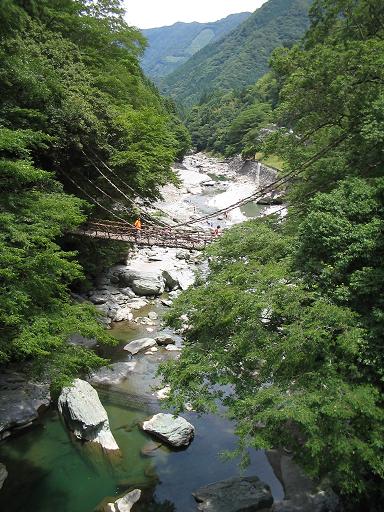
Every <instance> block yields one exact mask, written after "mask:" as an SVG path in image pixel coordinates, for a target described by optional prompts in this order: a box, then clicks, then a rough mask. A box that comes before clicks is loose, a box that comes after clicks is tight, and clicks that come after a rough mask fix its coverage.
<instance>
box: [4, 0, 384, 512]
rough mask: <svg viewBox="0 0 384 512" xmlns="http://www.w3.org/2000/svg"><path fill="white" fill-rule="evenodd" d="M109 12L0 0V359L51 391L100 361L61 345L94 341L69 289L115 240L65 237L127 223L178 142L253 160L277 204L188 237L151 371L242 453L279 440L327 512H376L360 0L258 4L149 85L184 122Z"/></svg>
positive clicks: (378, 41) (70, 1)
mask: <svg viewBox="0 0 384 512" xmlns="http://www.w3.org/2000/svg"><path fill="white" fill-rule="evenodd" d="M122 4H123V2H122V1H121V0H93V1H90V0H30V1H23V0H3V1H2V3H1V9H0V59H1V69H0V93H1V94H0V224H1V230H0V284H1V291H2V293H1V297H0V367H1V368H3V367H5V366H6V365H8V364H9V363H14V362H16V363H19V364H21V365H23V367H25V368H26V369H27V370H28V369H29V368H31V370H32V371H33V372H34V375H36V373H37V375H38V376H39V378H41V377H43V378H44V379H46V380H49V381H50V382H52V384H53V387H54V388H56V390H59V389H60V387H61V386H62V385H63V384H64V383H67V382H69V381H71V379H72V378H73V377H74V376H77V375H82V374H84V373H85V372H88V371H89V370H90V369H92V368H95V367H98V366H101V365H104V364H105V360H103V359H101V358H100V357H99V356H98V355H96V354H95V353H94V352H93V351H91V350H87V349H86V348H83V347H80V346H75V345H72V344H70V343H68V340H69V338H70V337H71V336H72V335H73V334H74V333H77V334H80V335H82V336H85V337H87V338H96V339H97V340H98V341H99V342H103V343H113V341H112V338H111V337H110V336H109V335H108V332H107V331H106V330H105V329H104V327H103V324H102V322H101V318H100V316H99V313H98V312H97V311H96V309H95V308H94V307H93V306H92V305H91V304H89V303H86V302H82V301H79V300H78V299H79V297H78V296H77V292H78V291H79V290H84V289H85V288H87V286H91V281H92V279H93V278H94V277H95V276H96V275H98V274H99V272H100V270H101V269H102V268H103V267H105V266H108V265H112V264H113V263H115V262H116V261H117V260H118V259H119V257H120V253H121V247H122V246H120V248H119V247H118V246H117V245H116V244H114V243H111V242H108V244H107V243H104V242H100V241H94V240H84V239H82V238H80V237H79V236H78V235H76V230H77V228H78V227H79V226H81V225H82V224H84V223H85V222H86V221H87V219H92V218H93V219H95V218H100V217H102V218H104V219H123V220H126V221H128V222H132V221H133V220H134V219H135V217H136V215H137V214H138V213H139V211H138V210H137V209H136V208H135V206H134V203H137V202H138V201H136V200H139V202H140V204H142V205H145V204H148V203H151V202H153V201H155V200H156V199H158V198H159V196H160V192H159V191H160V188H161V187H162V186H163V185H164V184H166V183H175V184H177V183H178V180H177V177H176V175H175V174H174V173H173V171H172V167H171V166H172V164H173V163H174V162H175V161H177V160H181V159H182V158H183V156H184V155H185V153H186V152H187V150H188V149H189V147H190V145H191V137H192V140H193V143H194V145H196V147H197V148H198V149H199V150H209V151H213V152H215V153H218V154H221V155H226V156H230V155H235V154H237V153H242V154H243V156H244V157H246V158H251V159H254V158H255V156H256V155H257V154H258V156H260V155H262V157H263V158H264V159H265V160H268V159H270V160H269V161H273V162H277V163H276V167H279V174H278V178H277V181H276V183H275V189H276V191H278V192H281V193H282V194H283V196H284V200H285V201H286V202H287V204H288V205H289V206H288V208H287V210H288V213H287V216H286V217H285V218H284V220H283V218H282V217H281V216H278V215H275V216H268V217H266V218H261V219H255V220H252V221H247V222H244V223H242V224H240V225H238V226H236V227H233V228H231V229H228V230H226V231H225V233H224V234H223V235H222V236H221V237H220V239H218V241H217V242H216V243H213V244H212V245H211V246H210V247H209V248H208V249H207V257H208V262H209V272H208V273H206V272H205V273H204V275H200V276H198V280H197V283H196V285H195V286H194V287H191V288H190V289H189V290H188V291H187V292H185V293H183V294H181V295H180V296H179V298H177V299H176V300H175V302H174V303H173V306H172V308H171V309H170V310H169V311H170V312H169V314H168V319H167V321H168V323H169V325H171V326H172V327H173V328H176V329H181V330H182V332H183V336H184V337H185V342H184V346H183V350H182V352H181V353H180V358H179V359H178V360H172V361H169V362H167V363H164V364H163V365H162V367H161V374H162V376H163V377H164V381H165V382H164V384H169V386H170V395H169V398H168V402H166V403H167V405H170V406H172V407H173V408H174V410H175V411H180V410H182V409H183V408H184V407H185V404H188V409H189V410H191V409H193V410H195V411H197V412H207V411H208V412H211V411H217V409H218V408H220V412H222V408H221V404H224V405H225V411H226V412H227V414H228V416H229V417H230V419H231V420H233V421H234V423H235V425H236V434H237V436H238V449H237V450H236V452H235V454H232V455H235V456H237V455H242V456H243V463H244V465H246V464H247V462H248V460H247V454H248V449H249V448H251V449H268V448H278V449H281V450H283V451H285V452H287V453H290V454H291V453H292V454H293V456H294V459H295V460H296V461H297V462H299V463H300V465H301V466H302V467H303V468H304V469H305V471H306V472H307V474H308V475H309V476H310V477H312V478H313V479H314V480H315V481H316V482H318V483H319V484H320V485H321V488H327V487H332V489H334V490H335V491H336V493H337V494H338V495H339V496H341V498H342V501H343V507H344V510H345V511H346V512H360V511H368V512H379V511H380V510H382V508H383V505H382V503H383V500H384V487H383V478H384V464H383V461H384V445H383V438H384V409H383V391H384V389H383V387H384V386H383V382H384V349H383V346H384V345H383V341H384V269H383V261H384V236H383V235H384V206H383V205H384V160H383V144H384V135H383V134H384V4H383V2H382V0H313V2H311V1H309V0H270V1H269V2H266V3H265V4H264V5H263V7H262V8H260V9H259V10H258V11H256V13H254V14H253V15H252V16H250V17H249V18H248V19H247V20H246V21H245V22H244V23H242V24H241V26H240V27H238V28H237V29H235V30H234V31H233V32H232V33H231V34H230V35H227V36H226V37H224V38H223V39H222V40H220V41H219V42H216V43H214V44H211V45H208V46H206V47H205V48H204V49H202V50H200V51H199V52H198V53H197V54H196V55H195V56H193V57H192V58H191V59H190V60H189V61H188V62H187V63H186V64H184V65H183V66H181V67H180V68H179V70H177V71H176V72H174V73H173V74H172V75H171V76H170V77H169V79H167V81H166V87H167V90H168V91H171V92H172V96H173V97H174V98H175V99H176V100H177V101H179V102H182V103H183V104H184V105H185V106H186V107H187V108H190V111H189V114H188V116H187V125H188V128H189V131H190V133H189V132H188V130H187V129H186V128H185V127H184V125H183V124H182V123H181V121H180V119H179V117H178V115H177V113H176V107H175V105H174V103H173V100H171V99H169V98H163V97H162V96H161V95H160V93H159V92H158V90H157V88H156V87H155V85H154V84H153V83H152V82H151V81H150V80H149V79H148V78H147V77H146V76H145V75H144V73H143V72H142V70H141V68H140V59H141V58H142V56H143V52H144V50H145V46H146V41H145V38H144V37H143V36H142V34H141V33H140V32H139V31H138V30H136V29H134V28H131V27H129V26H128V25H127V24H126V22H125V21H124V11H123V9H122ZM310 4H311V5H312V6H311V9H310V16H309V18H308V7H309V5H310ZM309 22H310V26H309V30H308V31H307V33H306V34H305V35H304V32H305V30H306V28H307V26H308V23H309ZM303 35H304V37H303V38H302V39H300V38H301V37H302V36H303ZM273 50H274V51H273ZM268 66H269V67H268ZM112 177H113V181H116V180H117V182H118V183H119V189H120V190H121V191H122V192H123V196H124V201H123V200H122V194H121V192H120V191H119V190H117V189H116V188H114V187H113V186H111V178H112ZM129 200H132V207H128V203H129ZM123 203H124V204H123ZM123 249H125V248H124V247H123ZM168 305H170V304H168ZM129 428H130V427H129ZM129 428H128V427H127V426H126V425H125V424H124V427H122V429H126V431H127V433H128V430H129ZM227 455H228V456H229V455H230V454H227ZM81 484H82V482H80V485H81Z"/></svg>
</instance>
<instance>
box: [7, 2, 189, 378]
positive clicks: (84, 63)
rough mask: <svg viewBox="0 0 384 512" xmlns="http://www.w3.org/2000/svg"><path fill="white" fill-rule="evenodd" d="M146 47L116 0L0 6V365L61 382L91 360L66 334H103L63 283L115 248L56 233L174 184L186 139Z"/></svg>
mask: <svg viewBox="0 0 384 512" xmlns="http://www.w3.org/2000/svg"><path fill="white" fill-rule="evenodd" d="M144 46H145V41H144V39H143V37H142V35H141V34H140V33H139V32H138V31H137V30H136V29H132V28H130V27H128V26H127V24H126V22H125V21H124V11H123V9H122V8H121V2H120V1H119V0H97V1H93V2H90V1H88V0H81V1H77V0H65V1H51V0H32V1H29V2H24V1H21V0H5V1H4V2H2V3H1V9H0V60H1V70H0V225H1V231H0V269H1V270H0V285H1V289H2V293H1V297H0V364H5V363H9V362H14V361H17V362H20V361H21V362H25V361H28V362H29V361H32V362H34V363H36V364H35V366H38V367H39V368H42V369H44V371H45V372H46V373H50V374H51V375H52V376H53V378H54V379H55V380H56V381H58V380H60V381H62V380H63V379H64V380H66V379H67V378H69V377H70V376H71V375H76V374H78V373H79V372H80V371H84V370H88V369H89V368H90V367H91V366H95V365H98V364H100V363H101V359H100V358H98V357H96V356H95V354H94V353H92V352H89V351H86V350H84V349H80V348H76V347H73V346H71V345H68V343H67V340H68V338H69V336H70V335H71V334H72V333H81V334H83V335H84V336H88V337H92V338H97V339H99V340H100V341H108V340H109V341H111V340H110V338H109V337H108V336H107V335H106V334H105V333H104V331H103V329H102V327H101V326H100V325H99V323H98V316H97V312H96V311H95V310H94V309H93V308H90V307H86V306H83V305H79V304H75V303H74V302H73V301H72V299H71V295H70V290H71V288H73V286H74V284H76V285H77V286H78V283H79V282H81V281H82V280H83V279H84V277H83V269H82V268H81V266H80V265H79V261H81V262H82V263H85V265H86V267H88V268H86V269H85V271H86V273H87V275H89V276H92V275H94V274H95V273H97V272H98V271H99V270H100V269H101V267H102V266H103V265H106V264H108V263H109V262H110V259H111V257H112V256H113V254H111V251H110V250H109V249H106V248H104V247H103V246H102V244H98V245H96V246H95V244H91V243H86V242H84V243H83V242H77V243H76V241H75V238H73V237H72V238H70V239H66V236H67V234H68V233H70V232H71V231H73V230H75V229H76V228H77V227H78V226H79V225H80V224H82V223H83V222H84V221H85V220H86V219H87V217H88V216H89V215H93V216H94V217H101V216H102V218H107V219H109V218H115V217H114V215H116V214H117V215H118V216H119V217H120V218H121V217H124V219H132V218H133V217H134V216H135V215H136V214H137V212H136V211H135V210H134V208H132V207H131V204H130V203H129V198H132V199H133V198H135V196H136V195H139V196H142V197H143V198H144V199H148V198H150V199H154V198H157V197H158V196H159V187H160V186H161V185H163V184H165V183H167V182H168V181H175V176H174V174H173V172H172V170H171V164H172V163H173V162H174V160H175V159H176V158H182V156H183V154H184V152H185V151H186V150H187V149H188V146H189V137H188V134H187V133H186V130H185V128H184V127H183V126H182V125H181V123H180V121H179V120H178V119H177V117H176V115H175V109H174V107H173V105H172V104H171V103H170V102H169V101H164V100H163V99H162V98H161V97H160V95H159V93H158V91H157V90H156V89H155V88H154V86H153V85H152V84H151V83H150V82H149V81H148V80H147V79H146V78H145V77H144V75H143V73H142V71H141V69H140V66H139V63H138V59H139V57H140V55H141V53H142V51H143V48H144ZM104 163H106V166H105V165H104ZM100 169H102V173H103V174H104V175H107V174H108V176H109V179H110V178H111V177H112V179H113V181H117V182H118V184H119V185H118V186H119V187H120V189H122V190H123V193H124V194H125V198H124V197H123V196H122V195H121V194H120V193H119V192H118V191H117V190H116V189H115V188H113V187H112V186H111V185H110V183H109V181H108V180H107V179H106V178H105V177H103V176H102V174H101V172H100ZM108 176H107V177H108ZM69 194H73V195H69ZM126 197H128V206H129V207H128V208H127V207H123V206H122V205H121V204H120V205H119V204H118V200H119V201H120V203H121V202H124V201H125V202H127V200H126ZM84 200H87V201H89V202H91V203H93V209H91V208H90V205H89V204H87V203H86V202H85V201H84ZM111 212H112V213H111ZM83 247H85V249H84V251H83V252H82V254H81V255H80V256H78V255H77V253H76V252H78V251H80V252H81V251H82V248H83ZM95 247H96V250H95ZM92 249H93V251H92ZM114 257H116V255H115V256H114Z"/></svg>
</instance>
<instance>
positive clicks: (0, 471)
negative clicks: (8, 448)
mask: <svg viewBox="0 0 384 512" xmlns="http://www.w3.org/2000/svg"><path fill="white" fill-rule="evenodd" d="M7 476H8V471H7V468H6V467H5V466H4V464H2V463H1V462H0V489H1V488H2V487H3V484H4V481H5V479H6V478H7Z"/></svg>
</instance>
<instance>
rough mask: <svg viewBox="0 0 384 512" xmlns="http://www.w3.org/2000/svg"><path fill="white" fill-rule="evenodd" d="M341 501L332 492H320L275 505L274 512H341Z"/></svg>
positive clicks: (298, 496)
mask: <svg viewBox="0 0 384 512" xmlns="http://www.w3.org/2000/svg"><path fill="white" fill-rule="evenodd" d="M340 510H341V507H340V500H339V498H338V497H337V496H336V494H335V493H334V492H333V491H331V490H328V491H318V492H316V493H315V494H304V493H303V494H302V495H301V496H300V495H297V496H296V497H295V498H294V499H292V500H284V501H278V502H276V503H274V505H273V507H272V512H339V511H340Z"/></svg>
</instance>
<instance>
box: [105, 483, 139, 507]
mask: <svg viewBox="0 0 384 512" xmlns="http://www.w3.org/2000/svg"><path fill="white" fill-rule="evenodd" d="M140 497H141V491H140V489H135V490H134V491H131V492H129V493H128V494H126V495H125V496H123V497H122V498H119V499H118V500H116V501H114V502H113V503H108V504H107V506H106V507H105V508H104V510H105V512H131V510H132V507H133V505H134V504H135V503H137V502H138V501H139V499H140Z"/></svg>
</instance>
